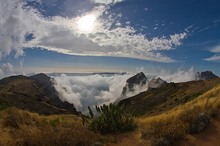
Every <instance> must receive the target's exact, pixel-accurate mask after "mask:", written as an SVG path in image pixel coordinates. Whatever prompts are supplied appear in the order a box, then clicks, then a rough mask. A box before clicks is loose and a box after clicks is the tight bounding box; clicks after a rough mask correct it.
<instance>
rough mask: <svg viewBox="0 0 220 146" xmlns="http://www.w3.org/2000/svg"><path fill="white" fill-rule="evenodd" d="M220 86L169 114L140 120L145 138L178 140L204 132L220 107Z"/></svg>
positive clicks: (156, 140)
mask: <svg viewBox="0 0 220 146" xmlns="http://www.w3.org/2000/svg"><path fill="white" fill-rule="evenodd" d="M219 97H220V85H218V86H217V87H215V88H213V89H211V90H210V91H208V92H206V93H205V94H203V95H201V96H199V97H198V98H196V99H194V100H192V101H190V102H188V103H186V104H184V105H182V106H179V107H177V108H175V109H173V110H171V111H169V112H167V113H163V114H160V115H157V116H152V117H146V118H142V119H140V124H139V126H140V130H141V133H142V137H143V138H145V139H146V138H147V139H151V140H152V141H155V142H157V143H158V139H166V140H172V141H174V140H176V139H179V138H183V137H184V136H185V135H187V134H189V133H198V132H201V131H202V130H204V129H205V128H206V127H207V125H208V123H209V119H210V118H211V116H212V115H213V113H214V112H215V110H216V109H217V108H218V107H219V105H220V100H219Z"/></svg>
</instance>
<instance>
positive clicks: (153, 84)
mask: <svg viewBox="0 0 220 146" xmlns="http://www.w3.org/2000/svg"><path fill="white" fill-rule="evenodd" d="M165 84H167V82H166V81H164V80H162V79H161V78H153V79H151V80H150V81H149V83H148V87H149V88H160V87H161V86H163V85H165Z"/></svg>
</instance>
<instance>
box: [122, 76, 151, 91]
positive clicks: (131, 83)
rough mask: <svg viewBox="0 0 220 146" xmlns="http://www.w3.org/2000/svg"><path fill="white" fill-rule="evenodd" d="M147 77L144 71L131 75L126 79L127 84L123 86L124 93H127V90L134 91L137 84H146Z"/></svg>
mask: <svg viewBox="0 0 220 146" xmlns="http://www.w3.org/2000/svg"><path fill="white" fill-rule="evenodd" d="M147 81H148V80H147V77H146V76H145V74H144V73H143V72H140V73H137V74H136V75H134V76H132V77H130V78H129V79H127V81H126V85H125V86H124V88H123V91H122V95H126V93H127V92H134V90H135V89H134V87H135V86H140V87H142V86H144V85H146V83H147Z"/></svg>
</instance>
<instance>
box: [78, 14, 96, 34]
mask: <svg viewBox="0 0 220 146" xmlns="http://www.w3.org/2000/svg"><path fill="white" fill-rule="evenodd" d="M95 20H96V17H95V15H93V14H88V15H85V16H83V17H81V18H80V19H79V20H78V22H77V26H78V29H79V30H80V31H81V32H84V33H88V32H91V31H92V30H93V29H94V23H95Z"/></svg>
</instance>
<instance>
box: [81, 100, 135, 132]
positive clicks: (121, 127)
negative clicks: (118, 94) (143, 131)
mask: <svg viewBox="0 0 220 146" xmlns="http://www.w3.org/2000/svg"><path fill="white" fill-rule="evenodd" d="M95 108H96V111H97V115H96V116H94V113H93V112H92V110H91V108H90V107H88V109H89V114H90V118H91V119H92V120H91V122H90V123H89V127H90V128H91V129H92V130H93V131H95V132H100V133H113V132H125V131H132V130H134V129H135V128H136V127H137V120H136V115H135V113H134V111H133V110H132V109H130V110H125V108H124V106H117V105H114V104H112V103H110V104H109V105H105V104H104V105H102V106H100V107H98V106H96V107H95ZM84 121H87V120H86V119H85V117H84Z"/></svg>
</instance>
